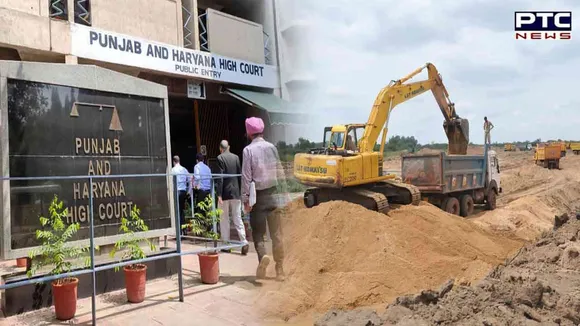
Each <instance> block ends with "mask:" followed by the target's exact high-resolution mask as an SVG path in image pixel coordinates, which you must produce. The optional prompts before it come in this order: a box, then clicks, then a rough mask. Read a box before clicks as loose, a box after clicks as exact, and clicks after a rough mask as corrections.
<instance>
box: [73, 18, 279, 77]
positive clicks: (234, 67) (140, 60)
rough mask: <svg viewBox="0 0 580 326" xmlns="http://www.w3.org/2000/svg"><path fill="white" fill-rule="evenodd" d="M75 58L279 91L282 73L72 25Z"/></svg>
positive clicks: (272, 69)
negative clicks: (279, 80)
mask: <svg viewBox="0 0 580 326" xmlns="http://www.w3.org/2000/svg"><path fill="white" fill-rule="evenodd" d="M71 54H72V55H75V56H78V57H81V58H87V59H92V60H98V61H105V62H111V63H116V64H121V65H126V66H133V67H138V68H144V69H151V70H158V71H163V72H166V73H171V74H179V75H183V76H187V77H195V78H202V79H206V80H214V81H220V82H229V83H235V84H241V85H250V86H258V87H267V88H278V87H279V82H278V78H277V75H278V69H277V68H276V67H275V66H271V65H262V64H257V63H252V62H248V61H244V60H238V59H232V58H228V57H223V56H220V55H216V54H211V53H209V52H203V51H195V50H189V49H186V48H180V47H176V46H173V45H168V44H162V43H157V42H152V41H148V40H144V39H140V38H136V37H133V36H128V35H123V34H117V33H113V32H108V31H103V30H99V29H95V28H92V27H87V26H83V25H78V24H71Z"/></svg>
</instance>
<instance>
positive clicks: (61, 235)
mask: <svg viewBox="0 0 580 326" xmlns="http://www.w3.org/2000/svg"><path fill="white" fill-rule="evenodd" d="M48 211H49V217H43V216H40V218H39V220H40V224H41V225H42V227H43V229H42V230H36V239H37V240H39V241H41V243H42V245H41V246H40V247H39V248H37V249H35V250H32V251H30V253H29V254H28V256H29V257H30V259H31V260H32V264H31V267H30V269H29V270H28V272H27V275H28V277H32V275H34V274H36V272H37V271H38V270H39V269H40V268H43V267H45V266H53V268H52V270H51V271H50V272H49V275H59V274H64V273H68V272H70V271H71V270H72V269H73V267H74V266H73V261H74V260H75V259H78V258H80V257H81V256H83V255H84V254H86V253H87V252H88V251H89V247H88V246H84V247H72V246H67V245H66V242H67V241H68V240H70V239H71V238H72V237H73V236H74V235H75V234H76V233H77V232H78V230H79V229H80V224H79V223H73V224H69V225H68V226H67V225H65V223H64V219H65V218H66V217H67V215H68V209H67V208H64V203H63V202H62V201H59V200H58V196H56V195H55V196H54V198H53V199H52V202H51V203H50V206H49V208H48ZM84 265H85V267H87V266H89V265H90V257H87V259H86V260H85V263H84ZM70 281H71V278H62V279H58V280H56V284H59V285H60V284H64V283H68V282H70Z"/></svg>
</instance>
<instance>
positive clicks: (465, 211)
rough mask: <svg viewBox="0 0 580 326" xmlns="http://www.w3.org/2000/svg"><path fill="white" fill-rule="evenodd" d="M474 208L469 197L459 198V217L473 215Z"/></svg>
mask: <svg viewBox="0 0 580 326" xmlns="http://www.w3.org/2000/svg"><path fill="white" fill-rule="evenodd" d="M474 207H475V203H474V202H473V197H471V196H470V195H463V196H461V197H459V212H460V213H461V216H463V217H468V216H470V215H471V214H473V209H474Z"/></svg>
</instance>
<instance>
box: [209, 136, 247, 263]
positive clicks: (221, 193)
mask: <svg viewBox="0 0 580 326" xmlns="http://www.w3.org/2000/svg"><path fill="white" fill-rule="evenodd" d="M220 152H221V154H220V155H218V157H217V161H218V167H219V173H220V174H242V167H241V166H240V158H239V157H238V156H237V155H236V154H234V153H232V152H230V145H229V144H228V141H227V140H222V141H221V143H220ZM216 192H217V195H218V207H219V208H220V209H221V210H222V211H223V212H222V215H221V220H220V233H221V239H222V240H223V241H229V240H230V218H231V219H232V221H233V222H234V226H235V227H236V231H238V236H239V238H240V241H241V242H243V243H245V244H246V245H245V246H243V247H242V255H243V256H245V255H247V254H248V249H249V248H250V246H249V245H248V241H247V240H246V230H245V228H244V223H243V222H242V201H241V199H240V198H241V196H240V177H222V178H217V179H216ZM222 251H225V252H230V251H231V250H222Z"/></svg>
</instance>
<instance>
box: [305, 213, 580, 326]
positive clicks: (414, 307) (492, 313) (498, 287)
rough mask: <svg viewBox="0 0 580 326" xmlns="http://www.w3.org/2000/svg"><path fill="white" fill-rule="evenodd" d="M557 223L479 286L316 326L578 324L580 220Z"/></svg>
mask: <svg viewBox="0 0 580 326" xmlns="http://www.w3.org/2000/svg"><path fill="white" fill-rule="evenodd" d="M571 219H572V220H568V215H564V216H560V217H558V218H557V219H556V222H557V223H555V224H554V226H555V227H559V228H558V229H557V230H556V231H555V232H549V233H546V234H545V235H544V236H543V237H542V238H541V239H540V240H539V241H538V242H536V243H534V244H528V245H527V246H526V247H524V248H522V249H521V250H520V251H519V252H518V254H517V255H515V256H514V257H512V258H511V259H509V260H507V261H506V263H505V264H504V265H500V266H498V267H497V268H495V269H494V270H493V271H492V272H491V273H490V274H489V275H488V276H487V277H486V278H485V279H484V280H482V281H481V282H479V283H478V284H477V286H475V287H465V286H461V285H459V284H456V283H455V284H454V282H453V280H451V281H449V282H446V283H445V284H444V285H442V286H441V287H439V290H436V289H434V290H424V291H421V292H420V293H418V294H416V295H407V296H403V297H399V298H397V300H396V302H394V303H393V304H390V305H389V306H388V307H387V309H386V311H385V312H380V311H379V312H378V313H377V312H375V311H373V310H372V309H357V310H353V311H330V312H329V313H327V314H326V315H324V316H323V317H322V318H320V319H319V321H318V322H317V323H315V325H317V326H335V325H353V326H354V325H540V324H541V325H579V324H580V291H578V286H577V284H578V283H579V282H580V273H579V272H580V255H579V252H580V243H579V236H580V221H578V220H577V219H576V216H572V217H571Z"/></svg>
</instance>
